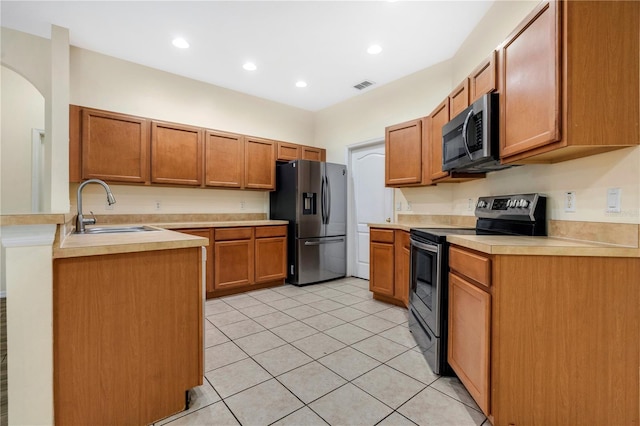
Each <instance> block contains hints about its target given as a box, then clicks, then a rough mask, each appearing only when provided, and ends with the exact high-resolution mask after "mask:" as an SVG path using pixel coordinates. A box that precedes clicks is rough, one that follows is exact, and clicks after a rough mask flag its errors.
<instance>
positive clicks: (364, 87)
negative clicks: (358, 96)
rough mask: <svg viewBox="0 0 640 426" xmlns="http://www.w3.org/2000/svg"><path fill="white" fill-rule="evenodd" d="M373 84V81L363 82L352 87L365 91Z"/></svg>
mask: <svg viewBox="0 0 640 426" xmlns="http://www.w3.org/2000/svg"><path fill="white" fill-rule="evenodd" d="M374 84H375V83H374V82H373V81H369V80H365V81H363V82H360V83H358V84H356V85H355V86H353V87H354V88H356V89H358V90H362V89H366V88H367V87H369V86H373V85H374Z"/></svg>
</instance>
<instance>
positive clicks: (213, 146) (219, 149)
mask: <svg viewBox="0 0 640 426" xmlns="http://www.w3.org/2000/svg"><path fill="white" fill-rule="evenodd" d="M243 170H244V139H243V137H242V136H241V135H236V134H233V133H222V132H212V131H208V132H207V133H206V136H205V185H206V186H221V187H227V188H242V183H243V182H242V178H243Z"/></svg>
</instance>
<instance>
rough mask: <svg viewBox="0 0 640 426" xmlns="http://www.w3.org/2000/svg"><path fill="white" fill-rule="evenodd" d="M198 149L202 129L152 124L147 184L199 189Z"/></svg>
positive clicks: (201, 139)
mask: <svg viewBox="0 0 640 426" xmlns="http://www.w3.org/2000/svg"><path fill="white" fill-rule="evenodd" d="M202 147H203V131H202V129H200V128H198V127H191V126H183V125H180V124H174V123H163V122H160V121H152V122H151V182H152V183H166V184H174V185H190V186H200V185H201V184H202Z"/></svg>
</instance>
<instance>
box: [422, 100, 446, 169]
mask: <svg viewBox="0 0 640 426" xmlns="http://www.w3.org/2000/svg"><path fill="white" fill-rule="evenodd" d="M449 108H450V107H449V98H447V99H445V100H444V101H442V102H441V103H440V105H438V106H437V107H436V108H435V109H434V110H433V112H432V113H431V115H429V119H428V121H427V125H428V126H429V132H428V135H429V141H428V142H427V143H428V144H429V153H430V154H431V155H430V157H431V158H430V160H431V161H430V164H429V166H430V167H429V169H430V172H431V180H432V181H435V180H438V179H442V178H445V177H447V176H448V175H449V172H445V171H443V170H442V126H444V125H445V124H447V123H448V122H449V110H450V109H449Z"/></svg>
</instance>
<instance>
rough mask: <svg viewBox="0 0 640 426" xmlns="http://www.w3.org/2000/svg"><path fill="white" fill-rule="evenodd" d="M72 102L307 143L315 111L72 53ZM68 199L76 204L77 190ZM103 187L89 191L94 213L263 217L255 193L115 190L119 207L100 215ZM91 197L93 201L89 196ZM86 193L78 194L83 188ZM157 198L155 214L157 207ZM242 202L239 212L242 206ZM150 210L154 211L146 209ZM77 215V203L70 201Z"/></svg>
mask: <svg viewBox="0 0 640 426" xmlns="http://www.w3.org/2000/svg"><path fill="white" fill-rule="evenodd" d="M71 82H72V84H71V103H72V104H76V105H83V106H89V107H93V108H99V109H105V110H110V111H118V112H123V113H127V114H133V115H139V116H144V117H150V118H155V119H159V120H166V121H173V122H177V123H184V124H192V125H196V126H202V127H206V128H212V129H219V130H225V131H230V132H237V133H242V134H248V135H253V136H260V137H266V138H272V139H276V140H282V141H290V142H295V143H301V144H306V145H313V144H314V143H313V126H314V122H313V119H314V117H313V113H311V112H309V111H305V110H302V109H298V108H293V107H289V106H286V105H282V104H278V103H275V102H271V101H268V100H264V99H260V98H256V97H254V96H249V95H246V94H242V93H239V92H235V91H232V90H228V89H224V88H221V87H216V86H212V85H210V84H206V83H203V82H200V81H196V80H192V79H188V78H184V77H180V76H177V75H174V74H170V73H167V72H164V71H159V70H155V69H152V68H148V67H144V66H141V65H137V64H134V63H131V62H127V61H123V60H119V59H115V58H113V57H109V56H105V55H101V54H99V53H96V52H92V51H88V50H84V49H80V48H76V47H72V48H71ZM71 189H72V195H71V197H72V198H73V199H74V200H75V195H74V194H73V192H75V186H73V187H72V188H71ZM100 191H101V188H97V187H96V188H89V187H88V188H87V189H86V193H87V195H86V196H84V197H83V207H84V209H85V210H86V211H88V210H89V209H92V210H93V211H94V212H95V213H96V214H97V213H98V212H100V213H101V214H109V213H114V214H120V213H132V212H141V213H142V212H144V213H154V212H155V213H185V212H192V211H193V212H202V213H210V212H241V213H245V212H246V213H255V212H257V213H267V212H268V208H269V203H268V200H269V198H268V194H267V193H264V192H257V191H238V190H215V189H186V188H155V187H154V188H143V187H134V186H125V185H121V186H114V188H113V193H114V195H115V197H116V199H117V203H116V204H115V205H114V206H113V207H114V209H113V210H105V206H104V204H105V198H104V194H100V193H99V192H100ZM94 194H95V196H94ZM83 195H84V191H83ZM155 201H161V210H160V211H157V210H155ZM241 201H244V202H245V208H244V209H241V207H240V204H241V203H240V202H241ZM150 209H153V210H150ZM72 210H74V211H75V201H73V202H72Z"/></svg>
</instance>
